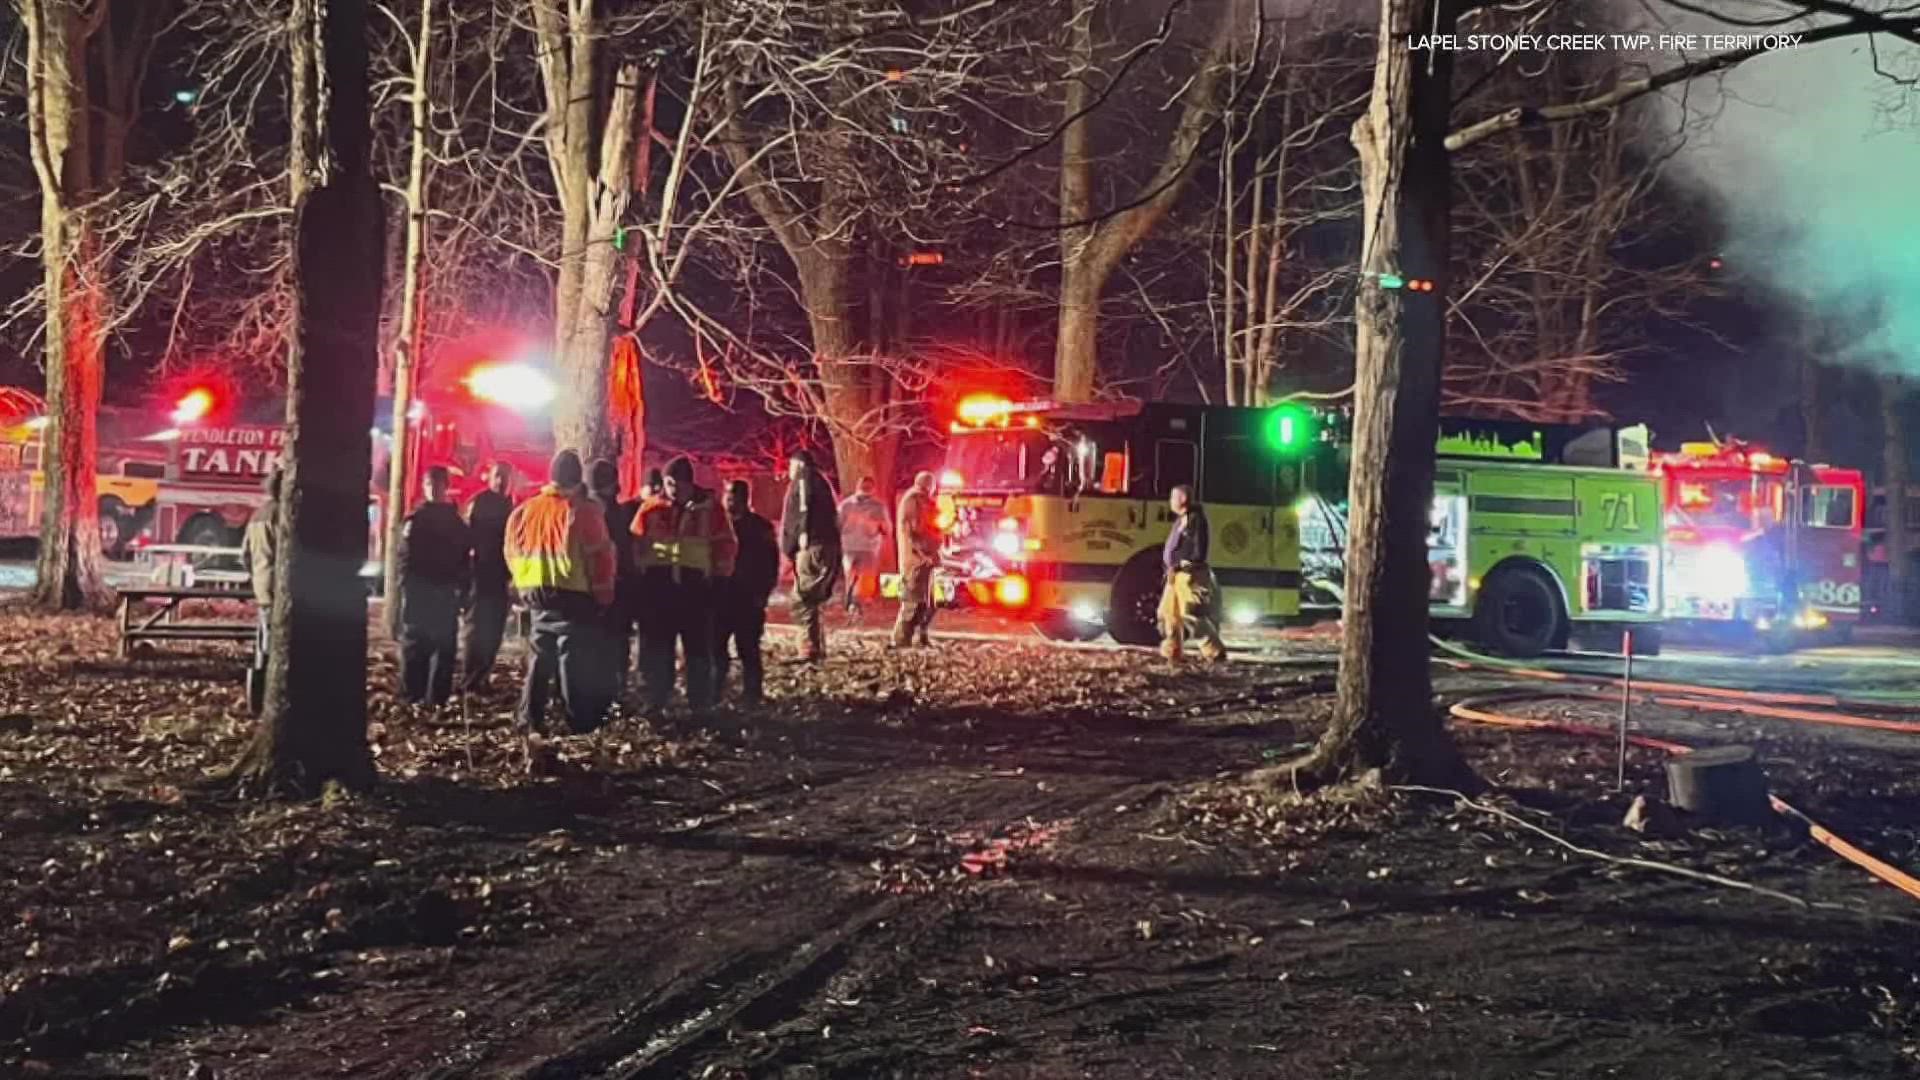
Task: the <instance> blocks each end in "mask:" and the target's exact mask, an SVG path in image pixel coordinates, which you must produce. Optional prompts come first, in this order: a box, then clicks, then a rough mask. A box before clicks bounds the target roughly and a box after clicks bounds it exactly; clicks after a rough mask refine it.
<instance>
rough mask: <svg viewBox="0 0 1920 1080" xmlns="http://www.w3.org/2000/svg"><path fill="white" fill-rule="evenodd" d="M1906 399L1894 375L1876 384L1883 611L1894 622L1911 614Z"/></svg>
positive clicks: (1904, 383)
mask: <svg viewBox="0 0 1920 1080" xmlns="http://www.w3.org/2000/svg"><path fill="white" fill-rule="evenodd" d="M1906 400H1907V381H1906V380H1905V379H1903V378H1901V377H1900V376H1898V375H1888V376H1885V377H1884V378H1883V379H1882V380H1881V383H1880V420H1881V424H1882V426H1883V427H1884V428H1885V439H1886V446H1887V457H1886V462H1885V466H1886V467H1885V474H1886V483H1885V485H1884V486H1885V488H1886V514H1887V533H1886V545H1887V609H1888V614H1889V615H1891V616H1893V619H1894V621H1896V622H1902V621H1905V620H1906V619H1908V618H1909V617H1911V616H1912V615H1913V614H1914V613H1913V612H1912V611H1911V610H1910V608H1911V607H1912V605H1911V604H1909V603H1908V602H1907V601H1908V590H1909V589H1911V588H1912V587H1913V583H1912V581H1911V580H1909V579H1910V578H1911V577H1912V574H1911V573H1909V570H1910V569H1911V568H1912V562H1911V560H1910V558H1909V557H1908V553H1907V548H1908V545H1909V544H1911V543H1912V540H1911V539H1910V538H1909V537H1908V536H1907V482H1908V480H1907V478H1908V474H1910V473H1911V472H1912V471H1913V470H1912V465H1911V463H1912V458H1911V457H1910V454H1911V453H1912V451H1911V449H1910V448H1909V447H1908V445H1907V428H1906V421H1905V414H1904V409H1903V408H1902V406H1904V405H1905V404H1906Z"/></svg>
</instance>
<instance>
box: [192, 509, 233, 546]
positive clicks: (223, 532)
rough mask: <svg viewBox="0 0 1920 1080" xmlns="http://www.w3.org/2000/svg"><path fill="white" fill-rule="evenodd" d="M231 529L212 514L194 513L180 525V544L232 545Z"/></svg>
mask: <svg viewBox="0 0 1920 1080" xmlns="http://www.w3.org/2000/svg"><path fill="white" fill-rule="evenodd" d="M232 538H233V530H231V529H229V528H227V523H226V522H224V521H221V520H220V519H219V518H218V517H216V516H214V515H212V514H195V515H193V516H192V517H190V518H188V519H187V523H186V524H185V525H182V526H180V540H179V542H180V543H182V544H186V545H189V546H191V547H232V546H233V543H232Z"/></svg>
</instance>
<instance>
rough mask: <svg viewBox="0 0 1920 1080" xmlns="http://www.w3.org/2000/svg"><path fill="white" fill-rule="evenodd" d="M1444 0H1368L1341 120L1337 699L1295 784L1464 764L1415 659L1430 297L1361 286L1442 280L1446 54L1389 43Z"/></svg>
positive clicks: (1451, 776)
mask: <svg viewBox="0 0 1920 1080" xmlns="http://www.w3.org/2000/svg"><path fill="white" fill-rule="evenodd" d="M1455 2H1456V0H1382V4H1381V21H1380V36H1379V42H1380V44H1379V52H1378V58H1377V60H1376V62H1375V63H1376V66H1375V70H1374V83H1373V94H1372V99H1371V101H1370V103H1369V105H1368V107H1367V111H1366V113H1365V114H1364V115H1362V116H1361V117H1360V119H1359V120H1357V121H1356V122H1355V123H1354V129H1353V143H1354V146H1355V148H1356V149H1357V150H1358V151H1359V155H1360V169H1361V186H1362V191H1363V195H1364V213H1363V219H1362V220H1363V226H1364V228H1365V234H1364V238H1363V241H1362V245H1363V246H1362V249H1361V259H1362V270H1363V273H1364V274H1365V275H1366V277H1365V278H1364V280H1363V281H1362V283H1361V286H1360V289H1359V297H1358V301H1357V302H1356V304H1355V310H1354V317H1355V335H1356V345H1357V352H1356V357H1355V372H1354V419H1353V465H1352V471H1351V474H1350V477H1349V482H1348V483H1349V487H1348V498H1349V503H1350V505H1349V517H1348V535H1347V552H1346V588H1347V592H1346V596H1345V599H1344V603H1343V607H1342V619H1343V627H1344V634H1343V638H1342V641H1341V650H1340V674H1339V682H1338V690H1339V700H1338V703H1337V705H1336V707H1335V712H1334V717H1333V722H1332V724H1331V725H1330V726H1329V727H1328V729H1327V731H1326V733H1325V734H1324V735H1323V736H1322V738H1321V740H1320V742H1319V744H1318V745H1317V746H1316V747H1315V748H1314V750H1313V752H1312V753H1311V754H1310V755H1309V756H1308V757H1307V758H1306V759H1304V760H1303V761H1300V762H1298V763H1294V764H1293V765H1292V767H1291V769H1290V771H1291V773H1292V775H1291V777H1290V778H1289V782H1291V783H1295V784H1298V785H1300V786H1302V787H1309V786H1314V785H1317V784H1320V783H1325V782H1330V781H1336V780H1341V779H1349V778H1354V777H1357V776H1359V775H1362V774H1364V773H1366V772H1368V771H1370V770H1373V769H1381V770H1384V772H1385V773H1386V775H1388V776H1389V777H1391V778H1394V779H1413V780H1421V781H1424V782H1429V783H1442V784H1448V785H1451V784H1455V783H1458V782H1459V781H1460V780H1461V778H1462V776H1463V775H1464V774H1465V771H1466V770H1465V766H1464V764H1463V763H1462V762H1461V760H1460V758H1459V755H1458V752H1457V751H1456V750H1455V749H1454V747H1453V744H1452V741H1451V739H1450V738H1449V736H1448V735H1447V733H1446V731H1445V729H1444V727H1443V725H1442V722H1441V720H1440V717H1439V714H1438V712H1437V710H1436V709H1435V708H1434V705H1433V702H1432V686H1431V681H1430V678H1429V673H1428V668H1427V665H1428V652H1429V650H1428V642H1427V593H1428V567H1427V527H1428V515H1429V513H1430V508H1431V506H1432V502H1433V449H1434V442H1435V439H1436V438H1437V436H1438V433H1439V416H1440V412H1439V409H1440V377H1441V369H1442V360H1443V356H1444V348H1445V338H1444V334H1445V318H1444V315H1445V310H1446V309H1445V305H1446V300H1445V296H1446V293H1445V291H1444V290H1441V291H1437V292H1433V293H1418V292H1411V291H1406V290H1388V289H1382V288H1380V287H1379V286H1378V284H1377V281H1378V278H1377V275H1380V274H1388V273H1390V274H1398V275H1400V276H1402V277H1408V278H1412V277H1419V278H1429V279H1432V280H1434V281H1437V282H1442V283H1444V282H1445V281H1446V276H1447V255H1448V243H1447V224H1448V223H1447V214H1448V206H1449V193H1448V184H1449V163H1448V159H1447V151H1446V148H1445V144H1444V140H1445V138H1446V133H1447V112H1448V97H1449V83H1450V81H1451V77H1452V64H1451V56H1450V54H1448V53H1446V52H1441V51H1434V52H1414V51H1412V50H1409V49H1407V48H1406V47H1405V44H1404V43H1405V41H1406V38H1407V35H1408V34H1412V33H1437V34H1448V33H1451V32H1452V30H1453V26H1454V24H1455V21H1456V19H1457V14H1458V13H1457V10H1456V8H1455V6H1454V5H1455Z"/></svg>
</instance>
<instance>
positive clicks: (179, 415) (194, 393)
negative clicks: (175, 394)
mask: <svg viewBox="0 0 1920 1080" xmlns="http://www.w3.org/2000/svg"><path fill="white" fill-rule="evenodd" d="M213 406H214V397H213V391H211V390H209V389H207V388H206V387H204V386H196V387H194V388H193V389H192V390H189V391H187V392H186V394H185V395H184V396H183V397H181V399H180V401H179V403H178V404H177V405H175V406H174V407H173V422H174V423H175V424H197V423H199V422H200V421H202V420H205V419H206V418H207V416H208V415H209V414H211V413H212V412H213Z"/></svg>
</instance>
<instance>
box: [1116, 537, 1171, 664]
mask: <svg viewBox="0 0 1920 1080" xmlns="http://www.w3.org/2000/svg"><path fill="white" fill-rule="evenodd" d="M1164 578H1165V575H1164V574H1162V572H1161V570H1160V553H1159V552H1158V551H1153V550H1147V551H1142V552H1140V553H1139V554H1137V555H1135V556H1134V557H1133V558H1131V559H1128V560H1127V563H1126V565H1125V566H1122V567H1121V568H1120V573H1119V576H1117V577H1115V578H1114V579H1113V591H1112V593H1111V594H1110V596H1109V598H1108V601H1107V633H1109V634H1112V635H1113V640H1115V641H1117V642H1119V643H1120V644H1122V645H1158V644H1159V643H1160V625H1159V624H1160V615H1159V612H1160V587H1161V585H1162V584H1163V583H1164Z"/></svg>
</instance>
